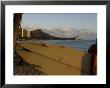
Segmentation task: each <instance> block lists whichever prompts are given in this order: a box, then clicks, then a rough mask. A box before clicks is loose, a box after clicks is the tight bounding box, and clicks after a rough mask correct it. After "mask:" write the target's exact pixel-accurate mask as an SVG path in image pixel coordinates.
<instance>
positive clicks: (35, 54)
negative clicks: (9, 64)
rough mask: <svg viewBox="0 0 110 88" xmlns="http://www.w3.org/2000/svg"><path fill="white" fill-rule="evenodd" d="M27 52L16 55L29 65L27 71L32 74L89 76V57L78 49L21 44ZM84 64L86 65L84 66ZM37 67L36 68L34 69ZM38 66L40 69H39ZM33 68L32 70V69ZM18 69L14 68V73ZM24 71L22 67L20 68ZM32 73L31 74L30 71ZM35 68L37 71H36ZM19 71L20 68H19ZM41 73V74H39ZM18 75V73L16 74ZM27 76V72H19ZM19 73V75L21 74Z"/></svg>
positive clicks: (52, 45) (51, 45) (19, 52)
mask: <svg viewBox="0 0 110 88" xmlns="http://www.w3.org/2000/svg"><path fill="white" fill-rule="evenodd" d="M20 46H22V47H24V48H26V49H27V50H22V51H21V50H18V51H17V53H18V54H19V55H20V56H21V57H22V58H23V60H24V61H25V62H26V63H28V64H29V65H28V66H27V65H25V66H26V68H28V69H27V70H28V71H29V72H30V73H32V74H31V75H33V74H36V75H38V74H41V75H42V73H45V74H48V75H81V74H89V63H90V58H89V55H88V54H87V53H85V52H83V51H80V50H78V49H73V48H68V47H65V46H62V45H61V46H59V45H55V44H45V43H43V44H35V43H21V44H20ZM84 63H86V64H85V65H84ZM36 66H37V67H36ZM38 66H40V67H41V68H39V67H38ZM33 67H34V68H33ZM19 68H20V67H17V68H16V67H15V69H14V72H15V74H17V70H16V69H19ZM22 68H24V69H25V70H26V68H25V67H24V66H22ZM29 68H30V69H31V70H32V69H34V71H32V72H31V70H30V69H29ZM36 68H37V70H36ZM20 69H21V68H20ZM40 72H41V73H40ZM18 73H19V72H18ZM21 73H23V74H24V73H25V75H28V74H30V73H28V72H21ZM21 73H20V74H21Z"/></svg>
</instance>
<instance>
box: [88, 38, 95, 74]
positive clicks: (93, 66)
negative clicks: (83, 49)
mask: <svg viewBox="0 0 110 88" xmlns="http://www.w3.org/2000/svg"><path fill="white" fill-rule="evenodd" d="M88 53H90V55H91V63H90V74H91V75H96V74H97V39H96V43H95V44H93V45H91V47H90V48H89V50H88Z"/></svg>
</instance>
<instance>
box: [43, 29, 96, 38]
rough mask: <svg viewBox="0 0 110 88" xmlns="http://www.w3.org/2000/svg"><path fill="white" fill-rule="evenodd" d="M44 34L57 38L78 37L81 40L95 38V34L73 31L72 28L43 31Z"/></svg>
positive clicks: (88, 31)
mask: <svg viewBox="0 0 110 88" xmlns="http://www.w3.org/2000/svg"><path fill="white" fill-rule="evenodd" d="M44 32H46V33H49V34H51V35H54V36H57V37H74V36H77V35H79V36H80V37H81V38H96V37H97V33H95V32H92V31H90V30H88V29H80V30H79V29H74V28H55V29H53V30H48V29H45V30H44Z"/></svg>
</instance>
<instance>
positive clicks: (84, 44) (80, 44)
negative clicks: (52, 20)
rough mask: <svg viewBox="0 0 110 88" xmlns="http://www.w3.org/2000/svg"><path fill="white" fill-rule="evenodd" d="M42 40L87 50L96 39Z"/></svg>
mask: <svg viewBox="0 0 110 88" xmlns="http://www.w3.org/2000/svg"><path fill="white" fill-rule="evenodd" d="M42 42H45V43H50V44H57V45H63V46H66V47H70V48H76V49H79V50H81V51H85V52H87V51H88V49H89V47H90V46H91V45H92V44H95V42H96V40H44V41H42Z"/></svg>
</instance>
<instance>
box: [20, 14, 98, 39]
mask: <svg viewBox="0 0 110 88" xmlns="http://www.w3.org/2000/svg"><path fill="white" fill-rule="evenodd" d="M21 25H22V27H24V28H27V29H28V30H29V29H33V30H34V29H39V28H41V29H42V30H43V31H44V32H47V33H49V34H51V35H54V36H58V37H74V36H77V35H79V36H81V37H83V38H96V34H97V14H96V13H24V14H23V17H22V23H21Z"/></svg>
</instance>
